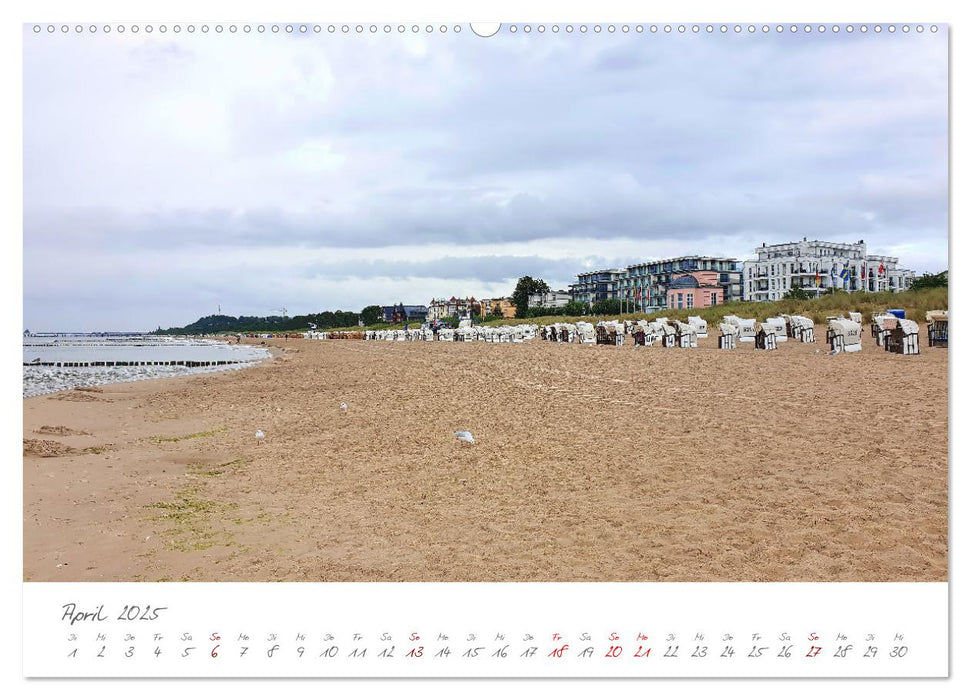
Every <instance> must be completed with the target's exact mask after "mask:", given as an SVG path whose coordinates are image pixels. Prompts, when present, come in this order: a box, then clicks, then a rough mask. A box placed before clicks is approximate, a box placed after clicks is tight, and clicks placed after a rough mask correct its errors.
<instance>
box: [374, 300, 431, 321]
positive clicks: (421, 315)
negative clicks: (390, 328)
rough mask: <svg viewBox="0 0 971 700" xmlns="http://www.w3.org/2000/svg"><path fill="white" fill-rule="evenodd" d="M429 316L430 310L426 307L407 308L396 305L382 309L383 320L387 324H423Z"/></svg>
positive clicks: (402, 305) (403, 305)
mask: <svg viewBox="0 0 971 700" xmlns="http://www.w3.org/2000/svg"><path fill="white" fill-rule="evenodd" d="M427 316H428V308H427V307H424V306H417V305H416V306H406V305H405V304H394V305H393V306H382V307H381V320H382V321H384V322H385V323H401V322H417V323H422V322H423V321H424V320H425V318H426V317H427Z"/></svg>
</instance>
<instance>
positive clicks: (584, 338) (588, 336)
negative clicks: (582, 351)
mask: <svg viewBox="0 0 971 700" xmlns="http://www.w3.org/2000/svg"><path fill="white" fill-rule="evenodd" d="M577 342H578V343H581V344H583V345H593V344H594V343H596V342H597V331H596V329H595V328H594V326H593V324H592V323H587V322H586V321H577Z"/></svg>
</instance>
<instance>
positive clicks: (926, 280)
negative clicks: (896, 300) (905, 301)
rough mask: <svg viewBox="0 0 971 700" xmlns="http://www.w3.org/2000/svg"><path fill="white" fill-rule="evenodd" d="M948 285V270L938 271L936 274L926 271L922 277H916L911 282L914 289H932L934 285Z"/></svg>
mask: <svg viewBox="0 0 971 700" xmlns="http://www.w3.org/2000/svg"><path fill="white" fill-rule="evenodd" d="M946 286H947V270H944V272H938V273H937V274H936V275H932V274H931V273H929V272H925V273H924V274H922V275H921V276H920V277H916V278H914V281H913V282H912V283H911V285H910V288H911V289H913V290H918V289H931V288H932V287H946Z"/></svg>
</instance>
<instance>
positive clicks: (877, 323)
mask: <svg viewBox="0 0 971 700" xmlns="http://www.w3.org/2000/svg"><path fill="white" fill-rule="evenodd" d="M896 325H897V317H896V316H891V315H890V314H887V313H880V314H873V316H872V317H871V320H870V336H871V337H873V338H875V339H876V341H877V347H881V348H882V347H883V343H884V340H885V339H886V337H887V335H889V333H890V330H891V329H892V328H894V327H895V326H896Z"/></svg>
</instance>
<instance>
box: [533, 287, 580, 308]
mask: <svg viewBox="0 0 971 700" xmlns="http://www.w3.org/2000/svg"><path fill="white" fill-rule="evenodd" d="M572 300H573V297H572V295H571V294H570V292H568V291H566V290H563V289H559V290H557V291H555V292H554V291H549V292H541V293H539V294H530V295H529V297H528V301H529V308H531V309H535V308H537V307H542V308H544V309H559V308H562V307H564V306H566V305H567V304H569V303H570V302H571V301H572Z"/></svg>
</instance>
